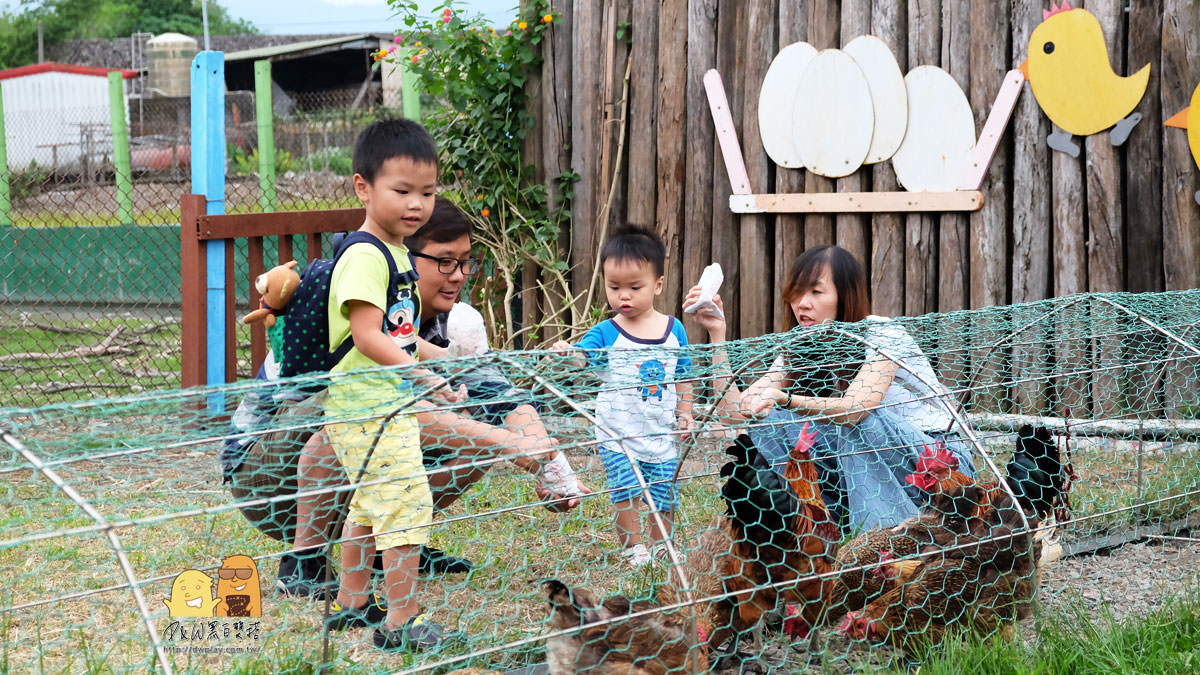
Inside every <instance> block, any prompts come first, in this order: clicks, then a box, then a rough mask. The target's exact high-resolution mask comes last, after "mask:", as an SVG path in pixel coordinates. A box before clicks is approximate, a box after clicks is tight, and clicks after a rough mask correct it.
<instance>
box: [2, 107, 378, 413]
mask: <svg viewBox="0 0 1200 675" xmlns="http://www.w3.org/2000/svg"><path fill="white" fill-rule="evenodd" d="M358 93H359V91H358V90H355V91H354V92H352V93H349V94H348V93H346V92H341V91H334V92H300V93H288V92H283V91H279V92H276V98H277V99H278V100H277V103H279V106H277V107H276V112H277V115H276V118H275V120H274V135H275V147H276V153H275V158H274V171H275V179H274V182H273V183H272V182H265V183H264V182H263V181H261V180H260V177H259V172H260V163H259V162H260V158H259V154H258V131H257V122H256V118H255V101H254V94H253V92H247V91H232V92H228V93H227V96H226V115H225V120H226V128H225V138H226V142H227V143H226V146H227V147H226V160H227V171H226V188H225V206H226V211H227V212H230V213H239V212H249V211H261V210H263V209H264V208H267V207H268V205H269V207H270V208H272V209H274V210H308V209H327V208H346V207H358V206H360V204H359V202H358V200H357V199H355V197H354V190H353V186H352V184H351V179H350V176H351V175H352V171H351V166H350V164H351V162H350V147H351V144H352V142H353V135H354V130H355V129H358V128H361V127H362V126H363V125H364V124H366V123H367V122H369V121H371V120H372V119H375V118H378V117H380V116H388V115H391V114H392V113H391V112H390V111H389V110H387V109H383V108H380V107H379V105H378V104H379V99H380V94H379V91H378V88H377V86H376V88H373V89H372V88H368V89H367V90H365V91H363V92H362V94H363V95H362V96H361V97H357V94H358ZM18 104H19V101H15V100H12V101H8V105H7V108H6V114H7V117H6V120H7V127H6V129H5V132H6V136H7V138H8V144H7V151H8V155H7V156H8V167H7V180H8V185H9V195H10V202H9V204H8V205H7V208H6V209H3V213H0V386H3V387H4V388H5V389H6V391H8V392H9V393H10V394H11V398H9V399H8V402H9V403H10V404H15V405H40V404H44V403H49V402H55V401H70V400H77V399H82V398H87V397H94V396H115V395H120V394H123V393H136V392H139V391H148V390H154V389H161V388H165V387H172V386H178V383H179V379H178V373H179V363H180V354H179V340H180V328H179V324H180V315H179V301H178V298H179V297H180V278H181V277H180V270H179V264H180V263H179V250H180V248H179V247H180V243H179V241H180V240H179V219H180V213H179V203H180V195H181V194H184V193H187V192H189V191H190V180H191V175H190V171H191V169H190V161H191V147H190V140H189V139H190V134H191V126H190V125H191V117H190V100H189V99H188V98H186V97H184V98H178V97H158V98H149V97H148V98H140V97H129V98H128V99H127V101H126V110H127V115H126V122H127V131H128V136H129V138H128V141H129V159H130V166H131V172H132V175H131V180H130V181H129V183H128V189H127V191H126V190H125V189H124V188H123V187H122V185H121V182H120V181H118V180H117V176H116V169H115V162H114V160H113V157H114V143H113V134H112V124H111V121H110V117H109V102H108V100H107V99H102V100H101V101H100V102H99V103H96V104H92V105H88V106H78V107H72V106H70V105H64V106H62V107H55V108H54V109H53V110H49V111H47V110H23V109H19V107H18ZM0 171H5V169H4V168H3V167H0ZM268 197H269V199H268ZM0 206H2V205H0ZM235 265H236V267H237V269H238V270H242V271H243V276H245V272H244V271H245V270H246V269H247V262H246V251H245V242H240V245H239V247H238V248H237V250H236V252H235ZM237 300H238V302H239V303H241V304H242V305H243V306H245V303H248V301H249V300H248V298H247V297H245V295H244V292H242V293H239V296H238V298H237Z"/></svg>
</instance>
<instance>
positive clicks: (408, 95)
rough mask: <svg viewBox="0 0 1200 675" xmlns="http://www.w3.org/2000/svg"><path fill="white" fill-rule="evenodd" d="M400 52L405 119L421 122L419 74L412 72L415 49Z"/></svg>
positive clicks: (402, 104)
mask: <svg viewBox="0 0 1200 675" xmlns="http://www.w3.org/2000/svg"><path fill="white" fill-rule="evenodd" d="M398 51H399V52H400V59H399V63H400V106H401V110H402V112H403V114H404V116H405V117H407V118H408V119H410V120H413V121H414V122H420V121H421V92H420V91H418V90H417V74H416V73H414V72H413V70H412V57H413V55H414V54H416V53H417V50H415V49H401V50H398Z"/></svg>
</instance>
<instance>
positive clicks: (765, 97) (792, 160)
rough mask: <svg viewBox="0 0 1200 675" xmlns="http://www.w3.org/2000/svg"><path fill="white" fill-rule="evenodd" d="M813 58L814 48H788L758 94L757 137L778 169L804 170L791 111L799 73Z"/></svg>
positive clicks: (778, 56) (773, 63)
mask: <svg viewBox="0 0 1200 675" xmlns="http://www.w3.org/2000/svg"><path fill="white" fill-rule="evenodd" d="M816 55H817V50H816V48H815V47H813V46H812V45H810V44H808V43H807V42H796V43H793V44H790V45H788V46H786V47H784V48H783V49H781V50H779V53H778V54H776V55H775V58H774V60H772V61H771V65H770V67H769V68H767V74H766V75H765V76H764V77H763V83H762V89H761V90H759V93H758V133H759V135H760V136H761V137H762V143H763V149H764V150H766V151H767V156H769V157H770V158H771V161H773V162H775V163H776V164H778V165H779V166H785V167H788V168H792V169H797V168H800V167H801V166H803V164H801V162H800V157H799V155H798V154H797V153H796V144H795V142H794V135H793V133H792V117H793V115H792V111H793V104H794V103H795V101H796V91H797V87H798V86H799V84H800V73H801V72H803V71H804V68H805V67H806V66H808V62H809V61H812V59H813V57H814V56H816Z"/></svg>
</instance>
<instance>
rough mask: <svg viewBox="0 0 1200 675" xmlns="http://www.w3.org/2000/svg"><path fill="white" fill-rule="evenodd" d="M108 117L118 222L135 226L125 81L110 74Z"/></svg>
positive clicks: (119, 73) (118, 72) (118, 76)
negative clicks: (110, 131) (110, 128)
mask: <svg viewBox="0 0 1200 675" xmlns="http://www.w3.org/2000/svg"><path fill="white" fill-rule="evenodd" d="M108 115H109V118H110V119H111V120H112V142H113V167H114V168H115V169H116V171H115V180H116V183H117V220H118V221H119V222H120V223H121V224H122V225H132V224H133V170H132V167H131V166H130V161H129V129H128V127H127V126H126V124H125V79H124V76H123V75H122V74H121V71H119V70H118V71H113V72H111V73H109V74H108Z"/></svg>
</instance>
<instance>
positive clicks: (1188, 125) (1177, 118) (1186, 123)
mask: <svg viewBox="0 0 1200 675" xmlns="http://www.w3.org/2000/svg"><path fill="white" fill-rule="evenodd" d="M1163 124H1164V125H1165V126H1168V127H1177V128H1179V129H1185V130H1186V131H1187V139H1188V148H1190V149H1191V151H1192V160H1193V161H1194V162H1196V166H1197V167H1200V85H1197V86H1196V89H1195V90H1193V91H1192V101H1191V105H1189V106H1188V107H1186V108H1184V109H1183V110H1180V111H1179V112H1178V113H1175V114H1174V115H1172V116H1171V118H1170V119H1168V120H1167V121H1166V122H1163ZM1196 203H1198V204H1200V192H1197V193H1196Z"/></svg>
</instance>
